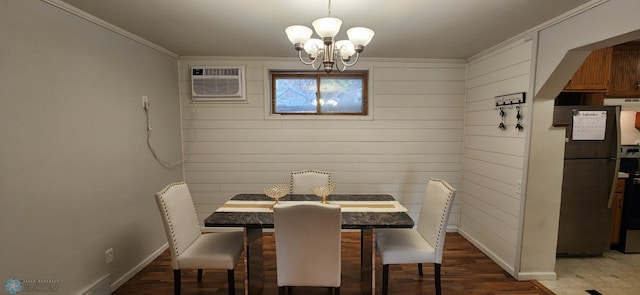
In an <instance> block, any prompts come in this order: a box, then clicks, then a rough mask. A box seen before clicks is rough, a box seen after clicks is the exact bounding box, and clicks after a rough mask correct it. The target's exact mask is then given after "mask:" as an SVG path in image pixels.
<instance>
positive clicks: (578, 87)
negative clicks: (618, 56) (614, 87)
mask: <svg viewBox="0 0 640 295" xmlns="http://www.w3.org/2000/svg"><path fill="white" fill-rule="evenodd" d="M612 52H613V49H612V48H611V47H607V48H602V49H598V50H594V51H592V52H591V54H589V56H588V57H587V59H585V60H584V62H583V63H582V65H581V66H580V68H578V70H577V71H576V73H575V74H574V75H573V78H571V80H570V81H569V83H568V84H567V86H566V87H565V88H564V90H565V91H585V92H604V91H606V90H607V85H608V83H609V76H610V70H611V59H612Z"/></svg>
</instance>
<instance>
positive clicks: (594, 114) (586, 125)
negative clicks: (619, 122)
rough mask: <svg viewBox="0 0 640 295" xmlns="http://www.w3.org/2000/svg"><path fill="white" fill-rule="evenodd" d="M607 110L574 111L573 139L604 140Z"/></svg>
mask: <svg viewBox="0 0 640 295" xmlns="http://www.w3.org/2000/svg"><path fill="white" fill-rule="evenodd" d="M606 128H607V111H578V112H574V113H573V134H572V135H571V136H572V137H573V140H604V133H605V130H606Z"/></svg>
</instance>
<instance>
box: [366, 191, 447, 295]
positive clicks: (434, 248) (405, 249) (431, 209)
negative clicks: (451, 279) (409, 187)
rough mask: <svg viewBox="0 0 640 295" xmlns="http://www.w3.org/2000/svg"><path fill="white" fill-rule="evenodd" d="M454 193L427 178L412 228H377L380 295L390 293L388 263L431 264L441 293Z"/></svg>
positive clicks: (436, 285) (420, 273)
mask: <svg viewBox="0 0 640 295" xmlns="http://www.w3.org/2000/svg"><path fill="white" fill-rule="evenodd" d="M455 194H456V191H455V189H453V188H452V187H451V186H450V185H449V184H448V183H447V182H445V181H444V180H441V179H436V178H429V182H428V183H427V189H426V191H425V193H424V198H423V201H422V207H421V208H420V216H419V217H418V223H417V226H416V227H415V228H410V229H377V230H376V247H377V250H378V254H379V255H380V258H381V259H382V294H383V295H386V294H387V293H388V290H389V265H390V264H409V263H417V264H418V274H419V275H420V276H422V263H433V265H434V281H435V288H436V294H437V295H440V294H442V288H441V283H440V268H441V265H442V252H443V249H444V238H445V235H446V229H447V223H448V221H449V215H450V213H451V205H452V203H453V200H454V197H455Z"/></svg>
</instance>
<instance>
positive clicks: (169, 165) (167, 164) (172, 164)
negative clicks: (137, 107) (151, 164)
mask: <svg viewBox="0 0 640 295" xmlns="http://www.w3.org/2000/svg"><path fill="white" fill-rule="evenodd" d="M142 108H144V114H145V116H146V117H147V147H149V151H151V154H152V155H153V157H154V158H155V159H156V161H158V163H160V165H162V166H164V167H165V168H173V167H175V166H177V165H180V164H182V163H183V162H184V159H182V160H180V161H177V162H170V161H168V160H165V159H163V158H162V157H160V156H158V153H157V152H156V150H155V149H154V148H153V146H152V145H151V130H152V128H151V124H150V123H149V100H148V98H147V97H146V96H143V97H142Z"/></svg>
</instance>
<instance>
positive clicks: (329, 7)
mask: <svg viewBox="0 0 640 295" xmlns="http://www.w3.org/2000/svg"><path fill="white" fill-rule="evenodd" d="M327 8H328V9H329V16H331V0H329V5H327Z"/></svg>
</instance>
